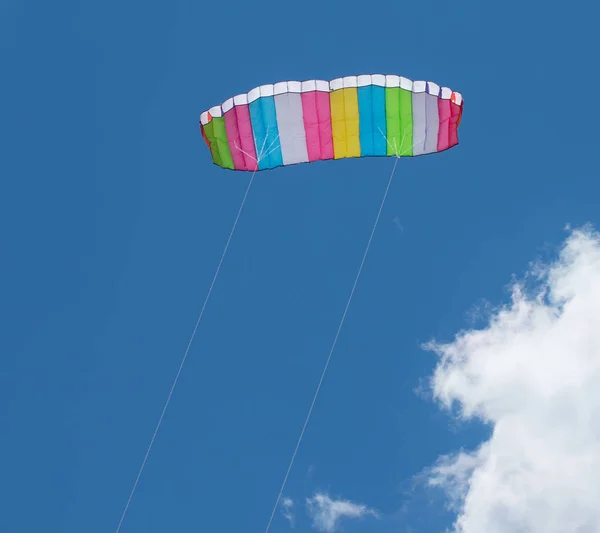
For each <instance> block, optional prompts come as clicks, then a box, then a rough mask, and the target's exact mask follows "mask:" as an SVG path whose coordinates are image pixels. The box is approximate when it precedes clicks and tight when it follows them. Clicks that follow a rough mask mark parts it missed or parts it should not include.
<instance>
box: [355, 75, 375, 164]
mask: <svg viewBox="0 0 600 533" xmlns="http://www.w3.org/2000/svg"><path fill="white" fill-rule="evenodd" d="M358 114H359V117H360V119H359V124H360V155H361V156H366V155H374V154H373V86H372V85H367V86H366V87H359V88H358Z"/></svg>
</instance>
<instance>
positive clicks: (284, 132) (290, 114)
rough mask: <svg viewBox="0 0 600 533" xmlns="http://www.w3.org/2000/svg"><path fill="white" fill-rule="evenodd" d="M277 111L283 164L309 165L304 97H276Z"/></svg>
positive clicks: (295, 94)
mask: <svg viewBox="0 0 600 533" xmlns="http://www.w3.org/2000/svg"><path fill="white" fill-rule="evenodd" d="M275 109H276V112H277V128H278V129H279V142H280V143H281V155H282V156H283V164H284V165H293V164H294V163H307V162H308V150H307V148H306V133H305V131H304V119H303V113H302V95H301V94H297V93H284V94H277V95H275Z"/></svg>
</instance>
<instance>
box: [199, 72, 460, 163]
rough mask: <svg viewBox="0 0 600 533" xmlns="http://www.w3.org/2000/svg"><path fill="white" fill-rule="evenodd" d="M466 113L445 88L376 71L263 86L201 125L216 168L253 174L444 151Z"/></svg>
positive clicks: (221, 108)
mask: <svg viewBox="0 0 600 533" xmlns="http://www.w3.org/2000/svg"><path fill="white" fill-rule="evenodd" d="M462 111H463V99H462V96H461V94H460V93H458V92H454V91H452V90H451V89H448V88H447V87H440V86H439V85H437V84H435V83H432V82H425V81H411V80H409V79H407V78H403V77H401V76H394V75H391V76H390V75H388V76H384V75H381V74H374V75H364V76H349V77H346V78H339V79H335V80H332V81H330V82H328V81H322V80H312V81H304V82H298V81H287V82H286V81H284V82H281V83H276V84H274V85H263V86H261V87H257V88H255V89H252V90H251V91H250V92H249V93H248V94H240V95H238V96H235V97H233V98H230V99H229V100H227V101H225V102H224V103H223V105H220V106H215V107H213V108H211V109H209V110H208V111H205V112H204V113H202V114H201V115H200V128H201V131H202V136H203V137H204V140H205V141H206V144H207V145H208V147H209V148H210V151H211V155H212V158H213V162H214V163H215V164H216V165H218V166H220V167H223V168H228V169H232V170H245V171H255V170H266V169H271V168H275V167H279V166H284V165H293V164H296V163H308V162H312V161H318V160H324V159H342V158H348V157H366V156H417V155H423V154H431V153H435V152H442V151H444V150H447V149H449V148H452V147H453V146H455V145H457V144H458V126H459V124H460V119H461V116H462ZM257 154H258V155H257Z"/></svg>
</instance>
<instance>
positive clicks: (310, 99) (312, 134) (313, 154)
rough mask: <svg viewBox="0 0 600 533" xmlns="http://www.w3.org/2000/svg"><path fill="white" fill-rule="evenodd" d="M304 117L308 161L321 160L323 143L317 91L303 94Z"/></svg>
mask: <svg viewBox="0 0 600 533" xmlns="http://www.w3.org/2000/svg"><path fill="white" fill-rule="evenodd" d="M302 115H303V119H304V132H305V133H306V150H307V152H308V160H309V161H310V162H312V161H318V160H319V159H321V141H320V139H319V117H318V114H317V91H311V92H306V93H302Z"/></svg>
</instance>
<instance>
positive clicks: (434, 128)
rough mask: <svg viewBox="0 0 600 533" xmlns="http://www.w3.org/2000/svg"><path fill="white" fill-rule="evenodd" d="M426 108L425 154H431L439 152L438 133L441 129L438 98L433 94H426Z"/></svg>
mask: <svg viewBox="0 0 600 533" xmlns="http://www.w3.org/2000/svg"><path fill="white" fill-rule="evenodd" d="M425 106H426V115H427V136H426V137H425V149H424V151H423V153H425V154H431V153H433V152H437V143H438V131H439V129H440V114H439V112H438V97H437V96H434V95H433V94H426V95H425Z"/></svg>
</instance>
